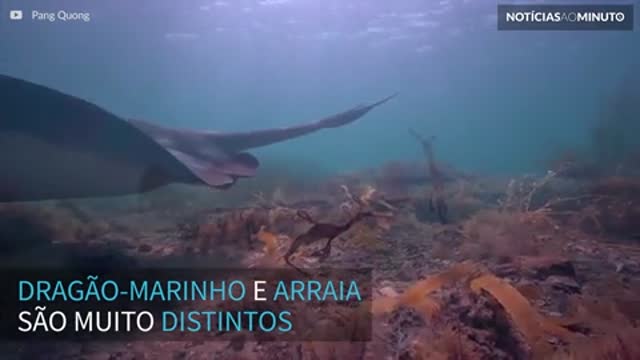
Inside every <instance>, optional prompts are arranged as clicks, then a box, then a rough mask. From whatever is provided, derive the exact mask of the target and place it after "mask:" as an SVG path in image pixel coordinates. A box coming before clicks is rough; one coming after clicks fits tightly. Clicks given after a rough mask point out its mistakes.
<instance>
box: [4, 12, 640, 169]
mask: <svg viewBox="0 0 640 360" xmlns="http://www.w3.org/2000/svg"><path fill="white" fill-rule="evenodd" d="M555 3H558V2H555ZM13 8H19V9H22V10H23V11H24V12H25V16H26V17H29V16H30V15H29V13H30V11H31V10H33V9H37V10H39V11H47V10H48V11H57V10H60V9H66V10H70V11H87V12H89V13H90V14H91V21H90V22H88V23H61V22H55V23H46V22H34V21H31V20H29V19H25V20H23V21H20V22H16V21H9V20H8V19H7V16H6V15H7V12H8V11H9V10H10V9H13ZM1 11H2V14H3V19H2V22H0V36H1V38H0V72H2V73H5V74H9V75H12V76H16V77H21V78H24V79H27V80H30V81H34V82H37V83H41V84H44V85H47V86H51V87H53V88H56V89H59V90H61V91H64V92H67V93H70V94H74V95H77V96H80V97H82V98H85V99H88V100H91V101H93V102H95V103H97V104H99V105H100V106H103V107H105V108H107V109H109V110H110V111H112V112H114V113H116V114H118V115H120V116H123V117H135V118H142V119H147V120H151V121H154V122H157V123H159V124H164V125H170V126H175V127H184V128H193V129H211V130H220V131H232V130H246V129H254V128H267V127H273V126H288V125H293V124H296V123H299V122H303V121H306V120H315V119H317V118H319V117H322V116H326V115H331V114H333V113H336V112H339V111H343V110H346V109H348V108H350V107H352V106H355V105H357V104H360V103H366V102H370V101H374V100H377V99H379V98H381V97H384V96H386V95H389V94H391V93H394V92H399V93H400V95H399V96H398V97H397V98H396V99H394V100H393V101H392V102H389V103H388V104H385V105H384V106H382V107H380V108H378V109H375V110H374V111H373V112H372V113H370V114H368V115H367V116H365V117H364V118H362V119H361V120H359V121H358V122H357V123H355V124H351V125H349V126H347V127H344V128H340V129H331V130H326V131H321V132H318V133H316V134H313V135H311V136H307V137H304V138H300V139H296V140H293V141H290V142H287V143H282V144H278V145H274V146H270V147H267V148H263V149H258V150H256V151H254V153H255V154H256V155H258V157H259V158H260V159H261V161H262V163H263V164H264V166H268V165H269V164H271V163H283V162H284V163H286V162H292V163H293V164H295V166H300V168H301V169H302V164H307V165H309V164H312V165H313V169H322V170H323V171H329V172H341V171H350V170H354V169H360V168H365V167H370V166H376V165H379V164H381V163H383V162H385V161H388V160H397V159H399V160H412V159H420V158H421V157H422V153H421V151H420V149H419V148H418V147H417V145H416V144H415V142H413V141H412V140H411V138H410V137H409V136H408V134H407V129H408V128H409V127H413V128H415V129H417V130H419V131H420V132H422V133H424V134H432V135H435V136H436V137H437V138H438V140H437V145H436V152H437V155H438V157H439V158H440V159H441V160H442V161H446V162H449V163H451V164H453V165H454V166H456V167H459V168H462V169H465V170H468V171H475V172H484V173H509V172H523V171H538V170H544V167H545V166H546V165H545V163H544V160H545V159H547V158H548V157H549V156H551V155H552V154H553V153H554V152H555V151H558V150H559V149H563V148H567V147H569V148H571V147H576V146H582V145H583V144H586V143H588V142H589V141H590V139H589V135H590V129H591V126H592V124H593V123H594V122H595V121H596V120H597V115H598V114H599V109H600V108H601V107H602V105H603V101H604V100H603V99H604V97H603V96H604V95H605V94H606V93H607V92H608V91H610V90H611V89H613V88H615V86H616V85H617V84H618V82H619V81H620V79H621V78H622V77H623V76H625V74H627V73H629V71H633V70H634V69H635V70H637V67H638V64H640V37H639V36H638V31H637V30H636V31H634V32H505V31H497V30H496V18H495V14H496V3H495V2H494V1H485V0H443V1H418V0H396V1H376V0H370V1H354V0H331V1H327V0H323V1H319V0H246V1H233V0H225V1H217V2H216V1H167V0H160V1H151V0H145V1H125V0H110V1H97V0H92V1H90V0H83V1H79V0H75V1H59V0H56V1H35V0H31V1H23V0H21V1H17V0H11V1H8V2H7V1H5V2H3V3H2V7H1ZM636 23H637V21H636ZM636 28H637V26H636Z"/></svg>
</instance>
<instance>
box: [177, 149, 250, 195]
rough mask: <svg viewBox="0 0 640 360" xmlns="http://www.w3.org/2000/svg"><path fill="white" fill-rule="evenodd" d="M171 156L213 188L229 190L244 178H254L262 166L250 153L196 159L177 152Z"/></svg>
mask: <svg viewBox="0 0 640 360" xmlns="http://www.w3.org/2000/svg"><path fill="white" fill-rule="evenodd" d="M170 152H171V154H172V155H173V156H174V157H175V158H176V159H178V160H179V161H180V162H182V163H183V164H184V165H185V166H186V167H188V168H189V170H191V172H193V173H194V174H195V175H196V176H197V177H198V178H200V179H201V180H202V181H203V182H204V183H206V184H207V185H209V186H211V187H215V188H218V189H227V188H229V187H231V186H232V185H233V184H235V182H236V180H238V179H239V178H243V177H252V176H254V175H255V174H256V170H257V169H258V167H259V166H260V163H259V162H258V159H256V158H255V157H254V156H253V155H251V154H248V153H238V154H230V155H225V156H224V157H221V158H220V157H211V158H207V157H195V156H191V155H188V154H185V153H183V152H180V151H177V150H170Z"/></svg>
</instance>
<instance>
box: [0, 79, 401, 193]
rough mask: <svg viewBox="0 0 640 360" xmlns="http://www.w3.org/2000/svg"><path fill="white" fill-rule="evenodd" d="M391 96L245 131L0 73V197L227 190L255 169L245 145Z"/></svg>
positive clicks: (279, 138)
mask: <svg viewBox="0 0 640 360" xmlns="http://www.w3.org/2000/svg"><path fill="white" fill-rule="evenodd" d="M394 96H395V94H394V95H391V96H388V97H386V98H384V99H382V100H380V101H377V102H374V103H372V104H369V105H360V106H357V107H354V108H352V109H350V110H347V111H344V112H341V113H338V114H335V115H332V116H328V117H326V118H323V119H320V120H317V121H314V122H309V123H305V124H302V125H297V126H291V127H284V128H273V129H264V130H254V131H247V132H230V133H225V132H211V131H194V130H186V129H175V128H169V127H164V126H159V125H156V124H153V123H151V122H148V121H143V120H137V119H124V118H121V117H118V116H116V115H114V114H112V113H110V112H108V111H107V110H104V109H102V108H100V107H98V106H97V105H95V104H92V103H90V102H88V101H85V100H82V99H80V98H77V97H75V96H71V95H68V94H64V93H62V92H60V91H57V90H54V89H51V88H48V87H45V86H42V85H38V84H35V83H31V82H28V81H25V80H21V79H17V78H13V77H9V76H5V75H0V202H14V201H41V200H54V199H70V198H94V197H109V196H120V195H130V194H138V193H145V192H148V191H151V190H154V189H157V188H159V187H162V186H165V185H168V184H173V183H183V184H194V185H205V186H209V187H212V188H216V189H228V188H229V187H231V186H232V185H233V184H235V183H236V181H237V180H238V179H240V178H246V177H252V176H254V175H256V170H257V169H258V167H259V165H260V164H259V162H258V160H257V159H256V158H255V157H254V156H252V155H251V154H249V153H247V152H246V150H249V149H253V148H258V147H262V146H267V145H270V144H274V143H278V142H283V141H286V140H289V139H293V138H296V137H300V136H303V135H306V134H310V133H312V132H315V131H318V130H321V129H326V128H335V127H340V126H344V125H346V124H349V123H352V122H354V121H356V120H357V119H359V118H361V117H362V116H364V115H365V114H367V113H368V112H369V111H371V110H372V109H373V108H375V107H377V106H379V105H381V104H383V103H385V102H387V101H388V100H389V99H391V98H393V97H394Z"/></svg>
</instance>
